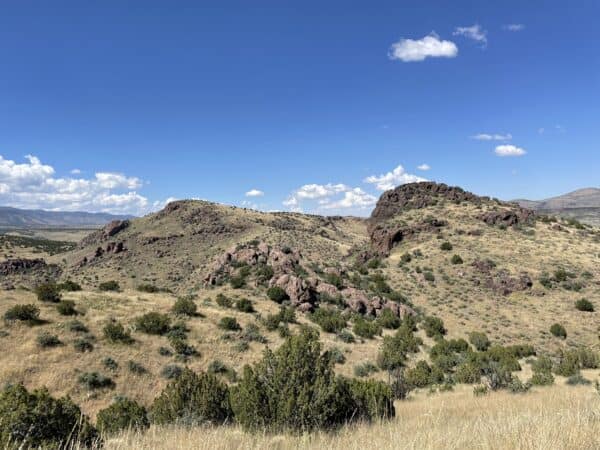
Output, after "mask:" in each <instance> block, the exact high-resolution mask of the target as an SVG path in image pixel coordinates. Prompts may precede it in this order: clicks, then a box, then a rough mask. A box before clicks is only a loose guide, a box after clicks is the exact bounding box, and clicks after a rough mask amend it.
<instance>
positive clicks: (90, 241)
mask: <svg viewBox="0 0 600 450" xmlns="http://www.w3.org/2000/svg"><path fill="white" fill-rule="evenodd" d="M129 225H130V222H129V220H113V221H112V222H109V223H107V224H106V225H105V226H104V227H103V228H101V229H100V230H97V231H94V232H93V233H91V234H90V235H88V236H86V237H85V238H83V239H82V240H81V242H80V243H79V247H81V248H84V247H87V246H88V245H95V244H100V243H102V242H104V241H106V240H107V239H110V238H112V237H113V236H115V235H117V234H118V233H120V232H121V231H123V230H125V229H126V228H127V227H129Z"/></svg>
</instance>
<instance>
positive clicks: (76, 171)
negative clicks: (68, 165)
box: [71, 169, 81, 175]
mask: <svg viewBox="0 0 600 450" xmlns="http://www.w3.org/2000/svg"><path fill="white" fill-rule="evenodd" d="M71 175H81V169H73V170H71Z"/></svg>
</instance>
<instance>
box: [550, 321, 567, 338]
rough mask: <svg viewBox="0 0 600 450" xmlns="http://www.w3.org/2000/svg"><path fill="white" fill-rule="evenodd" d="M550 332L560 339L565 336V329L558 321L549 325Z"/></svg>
mask: <svg viewBox="0 0 600 450" xmlns="http://www.w3.org/2000/svg"><path fill="white" fill-rule="evenodd" d="M550 333H552V334H553V335H554V336H556V337H559V338H561V339H566V338H567V330H566V329H565V327H563V326H562V325H561V324H559V323H555V324H553V325H552V326H551V327H550Z"/></svg>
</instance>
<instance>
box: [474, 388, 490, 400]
mask: <svg viewBox="0 0 600 450" xmlns="http://www.w3.org/2000/svg"><path fill="white" fill-rule="evenodd" d="M488 393H489V389H488V387H487V386H484V385H482V386H475V387H474V388H473V394H474V395H475V397H483V396H484V395H488Z"/></svg>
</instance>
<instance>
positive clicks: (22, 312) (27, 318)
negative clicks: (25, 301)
mask: <svg viewBox="0 0 600 450" xmlns="http://www.w3.org/2000/svg"><path fill="white" fill-rule="evenodd" d="M39 317H40V309H39V308H38V307H37V306H35V305H15V306H12V307H10V308H9V309H8V310H7V311H6V312H5V313H4V320H6V321H9V322H12V321H15V320H18V321H20V322H28V323H30V324H33V323H35V322H37V321H38V320H39Z"/></svg>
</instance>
